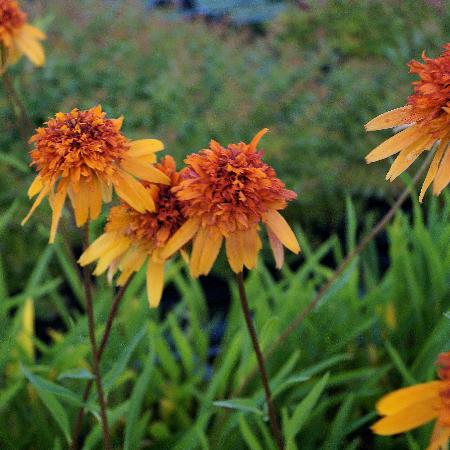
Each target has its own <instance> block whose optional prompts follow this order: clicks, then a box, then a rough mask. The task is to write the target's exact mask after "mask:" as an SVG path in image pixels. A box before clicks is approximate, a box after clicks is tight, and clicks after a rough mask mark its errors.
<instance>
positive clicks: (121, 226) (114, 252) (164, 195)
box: [79, 156, 185, 307]
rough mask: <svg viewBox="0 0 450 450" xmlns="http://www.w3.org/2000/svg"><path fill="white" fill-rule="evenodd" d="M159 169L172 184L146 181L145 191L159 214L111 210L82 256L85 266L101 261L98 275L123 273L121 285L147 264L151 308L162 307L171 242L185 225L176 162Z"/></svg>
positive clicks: (169, 159)
mask: <svg viewBox="0 0 450 450" xmlns="http://www.w3.org/2000/svg"><path fill="white" fill-rule="evenodd" d="M156 167H158V168H159V169H160V170H161V171H162V172H164V173H165V174H166V175H167V176H168V177H169V178H170V181H171V184H170V185H166V186H164V185H156V184H152V183H147V182H143V185H144V186H145V188H144V189H146V191H147V192H148V193H149V194H150V195H151V197H152V199H153V202H154V204H155V206H156V211H155V212H148V211H145V212H139V211H136V210H135V209H133V208H132V207H130V205H128V204H127V203H125V202H122V204H121V205H119V206H115V207H113V208H112V209H111V211H110V213H109V217H108V223H107V225H106V230H105V233H104V234H102V235H101V236H100V237H99V238H98V239H97V240H96V241H94V242H93V243H92V244H91V246H90V247H89V248H88V249H87V250H86V251H85V252H84V253H83V254H82V255H81V258H80V260H79V263H80V264H81V265H82V266H85V265H86V264H89V263H91V262H93V261H95V260H98V263H97V267H96V269H95V272H94V274H95V275H101V274H102V273H103V272H105V271H106V270H107V269H109V275H110V277H112V276H113V275H114V273H115V272H116V271H117V270H120V271H121V272H122V273H121V275H120V276H119V278H118V280H117V284H118V285H119V286H122V285H123V284H125V283H126V281H127V280H128V279H129V277H130V275H131V274H132V273H133V272H136V271H138V270H139V269H140V268H141V267H142V266H143V264H144V263H145V261H146V260H148V262H147V294H148V300H149V303H150V306H151V307H156V306H158V304H159V302H160V299H161V295H162V289H163V283H164V264H165V262H166V259H167V258H166V257H164V256H163V252H164V248H165V245H166V243H167V241H168V239H169V238H170V237H171V236H172V235H173V234H174V232H176V231H177V230H178V229H179V228H180V226H181V225H182V224H183V223H184V222H185V218H184V214H183V211H182V206H181V203H180V201H179V200H178V199H177V198H176V197H175V195H174V194H173V193H172V192H171V187H172V186H176V185H177V184H178V182H179V178H180V175H179V173H178V172H177V171H176V167H175V161H174V160H173V158H172V157H170V156H166V157H165V158H163V159H162V161H161V164H158V165H157V166H156Z"/></svg>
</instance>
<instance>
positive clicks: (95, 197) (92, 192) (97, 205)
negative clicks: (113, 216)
mask: <svg viewBox="0 0 450 450" xmlns="http://www.w3.org/2000/svg"><path fill="white" fill-rule="evenodd" d="M87 187H88V196H89V211H90V218H91V220H95V219H96V218H97V217H98V216H99V214H100V211H101V210H102V188H101V186H100V180H99V179H98V178H97V177H96V176H94V177H93V179H92V181H91V182H90V183H89V185H88V186H87Z"/></svg>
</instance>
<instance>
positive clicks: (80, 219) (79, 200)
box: [69, 178, 89, 227]
mask: <svg viewBox="0 0 450 450" xmlns="http://www.w3.org/2000/svg"><path fill="white" fill-rule="evenodd" d="M78 187H79V189H78V192H75V190H74V189H73V185H72V186H70V188H69V197H70V201H71V202H72V206H73V210H74V212H75V223H76V226H77V227H81V226H82V225H84V224H85V223H86V222H87V220H88V217H89V197H88V188H87V186H86V181H85V180H84V179H83V178H82V179H80V182H79V184H78Z"/></svg>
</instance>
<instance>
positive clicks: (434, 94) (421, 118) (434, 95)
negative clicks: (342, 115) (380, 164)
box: [366, 43, 450, 201]
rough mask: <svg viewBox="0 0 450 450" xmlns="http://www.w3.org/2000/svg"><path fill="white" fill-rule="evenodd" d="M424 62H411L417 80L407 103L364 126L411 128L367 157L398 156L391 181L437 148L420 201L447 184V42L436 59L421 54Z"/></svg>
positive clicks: (449, 155) (449, 50)
mask: <svg viewBox="0 0 450 450" xmlns="http://www.w3.org/2000/svg"><path fill="white" fill-rule="evenodd" d="M422 59H423V63H420V62H418V61H411V62H410V63H409V68H410V72H411V73H414V74H417V75H418V76H419V78H420V80H418V81H415V82H413V85H414V93H413V94H412V95H411V96H410V97H409V98H408V104H407V105H406V106H404V107H402V108H397V109H394V110H392V111H388V112H386V113H384V114H381V115H380V116H378V117H375V119H372V120H371V121H370V122H369V123H367V124H366V129H367V130H368V131H372V130H382V129H385V128H392V127H395V126H398V125H405V124H408V125H410V126H409V127H408V128H406V129H405V130H403V131H401V132H400V133H398V134H396V135H395V136H393V137H391V138H390V139H388V140H387V141H385V142H383V143H382V144H381V145H379V146H378V147H377V148H375V149H374V150H372V151H371V152H370V153H369V154H368V155H367V157H366V160H367V162H369V163H371V162H374V161H379V160H381V159H384V158H387V157H389V156H392V155H395V154H396V153H399V152H400V154H399V155H398V156H397V158H396V160H395V161H394V163H393V164H392V166H391V169H390V170H389V172H388V174H387V176H386V178H387V179H388V180H390V181H392V180H394V179H395V178H396V177H397V176H398V175H400V174H401V173H402V172H403V171H404V170H406V169H407V168H408V167H409V166H410V165H411V164H412V163H413V162H414V161H415V160H416V159H417V158H418V156H419V155H420V154H421V153H422V152H424V151H425V150H430V149H431V148H432V147H433V145H434V144H436V146H437V149H436V152H435V154H434V156H433V161H432V163H431V165H430V168H429V170H428V173H427V176H426V178H425V181H424V183H423V186H422V190H421V192H420V201H422V200H423V197H424V195H425V192H426V190H427V189H428V187H429V186H430V184H431V183H433V193H434V194H436V195H439V194H440V193H441V192H442V190H443V189H444V188H445V187H446V186H447V185H448V183H449V182H450V150H449V148H448V147H449V142H450V43H449V44H446V45H445V46H444V52H443V53H442V55H441V56H439V57H437V58H434V59H433V58H428V57H427V56H426V55H425V53H424V54H423V55H422Z"/></svg>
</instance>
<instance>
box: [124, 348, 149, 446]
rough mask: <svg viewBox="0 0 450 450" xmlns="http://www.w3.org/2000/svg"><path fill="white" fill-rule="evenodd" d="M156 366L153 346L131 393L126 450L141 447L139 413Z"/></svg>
mask: <svg viewBox="0 0 450 450" xmlns="http://www.w3.org/2000/svg"><path fill="white" fill-rule="evenodd" d="M154 365H155V350H154V346H152V348H151V350H150V354H149V355H148V356H147V361H146V363H145V366H144V370H143V371H142V373H141V374H140V375H139V378H138V379H137V381H136V384H135V386H134V388H133V391H132V392H131V398H130V404H129V407H128V411H127V414H126V425H125V442H124V447H123V448H124V450H133V449H136V448H139V447H140V446H141V445H140V444H141V443H140V442H138V439H137V430H138V427H137V424H138V421H139V413H140V410H141V406H142V402H143V400H144V396H145V392H146V391H147V386H148V384H149V382H150V378H151V374H152V371H153V367H154Z"/></svg>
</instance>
